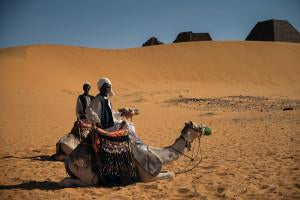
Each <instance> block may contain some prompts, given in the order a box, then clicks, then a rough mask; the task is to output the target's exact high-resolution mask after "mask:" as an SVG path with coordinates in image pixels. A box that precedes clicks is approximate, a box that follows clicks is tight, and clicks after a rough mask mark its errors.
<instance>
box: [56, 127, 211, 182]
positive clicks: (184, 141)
mask: <svg viewBox="0 0 300 200" xmlns="http://www.w3.org/2000/svg"><path fill="white" fill-rule="evenodd" d="M205 127H206V126H203V125H197V124H195V123H193V122H192V121H190V122H187V123H185V125H184V127H183V129H182V131H181V134H180V136H179V137H178V138H177V139H176V140H175V142H174V143H173V144H172V145H171V146H168V147H163V148H159V147H152V146H147V145H145V144H143V148H144V147H146V148H144V149H146V150H147V151H144V152H142V153H143V155H142V156H141V155H136V152H134V149H136V146H138V145H139V144H141V143H140V142H139V140H136V141H137V142H135V141H134V140H133V139H130V147H131V149H132V150H133V157H134V163H135V165H136V172H137V174H138V177H139V180H138V181H141V182H150V181H155V180H158V179H166V178H173V177H174V176H175V174H174V173H173V172H169V171H162V170H161V168H162V165H163V164H167V163H170V162H171V161H174V160H177V159H178V158H179V156H180V155H181V154H182V153H183V152H184V150H185V148H186V147H190V145H191V143H192V142H193V140H195V139H196V138H198V137H200V136H201V135H203V134H204V128H205ZM82 145H83V144H80V145H79V146H78V147H77V148H76V149H75V150H74V151H73V152H76V151H81V153H80V155H79V156H77V157H74V156H73V158H72V154H73V152H72V153H71V154H70V155H69V156H68V157H67V158H66V160H65V168H66V170H67V172H68V173H69V174H71V176H72V177H67V178H65V179H63V180H62V181H61V182H60V185H61V186H64V187H74V186H77V187H78V186H79V187H80V186H84V187H86V186H95V185H97V184H99V179H98V176H97V174H96V173H94V172H93V171H92V162H91V153H90V151H88V150H86V149H84V146H82ZM148 153H150V154H151V155H152V158H151V156H150V158H151V160H150V164H151V162H152V171H151V169H149V168H148V169H147V167H145V165H143V162H141V160H143V159H144V158H145V157H148V155H146V154H148ZM77 155H78V154H77ZM153 156H154V157H153ZM148 161H149V160H148ZM148 165H149V163H148ZM153 166H154V167H153ZM153 169H154V170H153ZM100 185H101V183H100Z"/></svg>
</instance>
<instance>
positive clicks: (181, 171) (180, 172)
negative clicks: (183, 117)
mask: <svg viewBox="0 0 300 200" xmlns="http://www.w3.org/2000/svg"><path fill="white" fill-rule="evenodd" d="M201 136H202V134H199V135H198V137H197V140H198V149H197V153H196V155H195V156H192V157H191V156H189V155H186V154H185V153H183V152H180V151H178V150H177V149H175V148H173V147H172V148H171V149H172V150H174V151H176V152H177V153H179V154H181V155H183V156H185V157H187V158H189V159H190V162H193V161H194V160H195V158H197V157H198V154H199V152H200V160H199V161H198V162H197V163H196V164H195V165H194V166H192V167H190V168H188V169H187V167H186V168H185V169H184V170H179V171H177V172H175V174H176V175H177V174H183V173H187V172H189V171H192V170H193V169H195V168H196V167H198V166H199V164H200V163H201V161H202V150H201V146H200V144H201V143H200V142H201ZM179 138H182V139H183V140H184V141H185V147H187V149H188V151H190V150H191V142H190V141H189V140H188V139H187V138H185V137H184V136H183V135H180V137H179Z"/></svg>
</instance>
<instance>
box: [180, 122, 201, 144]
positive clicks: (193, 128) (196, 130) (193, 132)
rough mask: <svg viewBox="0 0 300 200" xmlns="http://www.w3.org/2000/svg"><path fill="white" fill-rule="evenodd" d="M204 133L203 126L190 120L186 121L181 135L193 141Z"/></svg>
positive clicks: (189, 141)
mask: <svg viewBox="0 0 300 200" xmlns="http://www.w3.org/2000/svg"><path fill="white" fill-rule="evenodd" d="M202 133H203V126H202V125H198V124H196V123H194V122H192V121H190V122H186V123H185V125H184V127H183V129H182V131H181V137H183V138H184V139H185V140H186V141H187V142H188V143H192V142H193V141H194V140H195V139H196V138H198V137H200V136H201V135H202Z"/></svg>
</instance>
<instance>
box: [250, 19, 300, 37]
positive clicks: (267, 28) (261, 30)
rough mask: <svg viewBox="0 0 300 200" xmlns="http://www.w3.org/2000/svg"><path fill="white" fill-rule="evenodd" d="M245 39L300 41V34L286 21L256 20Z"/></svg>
mask: <svg viewBox="0 0 300 200" xmlns="http://www.w3.org/2000/svg"><path fill="white" fill-rule="evenodd" d="M246 40H255V41H282V42H300V34H299V32H298V31H297V29H295V28H294V27H293V25H291V24H290V23H289V22H288V21H286V20H276V19H271V20H267V21H262V22H258V23H257V24H256V25H255V26H254V28H253V29H252V30H251V32H250V33H249V35H248V36H247V38H246Z"/></svg>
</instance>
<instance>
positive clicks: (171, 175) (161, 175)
mask: <svg viewBox="0 0 300 200" xmlns="http://www.w3.org/2000/svg"><path fill="white" fill-rule="evenodd" d="M174 177H175V174H174V172H169V171H164V172H160V173H159V174H158V175H157V176H156V177H155V180H160V179H169V178H174Z"/></svg>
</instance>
